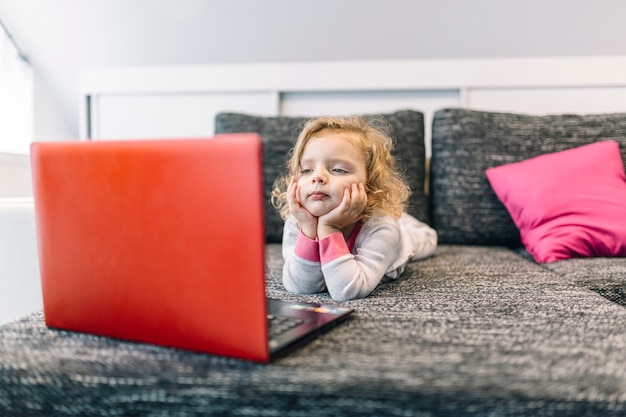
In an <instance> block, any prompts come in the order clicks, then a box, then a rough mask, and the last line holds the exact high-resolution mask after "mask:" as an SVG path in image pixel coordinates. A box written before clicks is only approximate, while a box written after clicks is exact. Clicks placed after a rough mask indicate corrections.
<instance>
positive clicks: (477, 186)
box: [430, 109, 626, 247]
mask: <svg viewBox="0 0 626 417" xmlns="http://www.w3.org/2000/svg"><path fill="white" fill-rule="evenodd" d="M607 139H613V140H615V141H617V142H618V143H619V144H620V151H621V153H622V158H623V159H626V158H625V157H626V113H620V114H600V115H582V116H581V115H556V116H527V115H520V114H506V113H492V112H481V111H475V110H464V109H445V110H440V111H438V112H436V113H435V116H434V119H433V143H432V160H431V183H430V193H431V213H430V219H431V221H432V223H433V227H435V229H437V232H438V233H439V241H440V242H441V243H457V244H478V245H507V246H510V247H515V246H519V245H521V241H520V236H519V232H518V230H517V228H516V227H515V224H514V223H513V221H512V220H511V217H510V216H509V214H508V212H507V211H506V208H505V207H504V206H503V205H502V203H501V202H500V201H499V200H498V198H497V197H496V195H495V193H494V192H493V190H492V189H491V186H490V185H489V182H488V181H487V178H486V176H485V169H487V168H490V167H495V166H499V165H503V164H507V163H512V162H519V161H522V160H525V159H528V158H532V157H535V156H538V155H541V154H545V153H550V152H557V151H562V150H564V149H569V148H574V147H577V146H581V145H586V144H589V143H592V142H597V141H601V140H607Z"/></svg>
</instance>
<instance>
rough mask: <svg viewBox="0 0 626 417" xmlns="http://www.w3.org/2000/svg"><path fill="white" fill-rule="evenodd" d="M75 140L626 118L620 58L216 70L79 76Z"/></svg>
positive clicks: (107, 71) (624, 64)
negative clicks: (249, 116)
mask: <svg viewBox="0 0 626 417" xmlns="http://www.w3.org/2000/svg"><path fill="white" fill-rule="evenodd" d="M81 94H82V102H81V136H82V138H84V139H86V138H91V139H132V138H153V137H198V136H207V135H211V134H212V133H213V118H214V116H215V114H216V113H219V112H222V111H234V112H243V113H253V114H261V115H288V116H292V115H298V116H316V115H320V114H351V113H375V112H389V111H393V110H398V109H406V108H411V109H415V110H419V111H422V112H424V114H425V117H426V119H425V120H426V130H427V132H426V133H427V149H428V148H429V137H430V122H431V118H432V115H433V113H434V112H435V111H436V110H438V109H441V108H444V107H466V108H473V109H480V110H491V111H504V112H518V113H528V114H549V113H552V114H555V113H599V112H626V57H623V56H610V57H606V56H604V57H602V56H599V57H550V58H489V59H461V60H458V59H454V60H411V61H406V60H403V61H393V60H392V61H344V62H313V63H260V64H219V65H202V66H168V67H130V68H94V69H87V70H84V71H83V72H82V74H81Z"/></svg>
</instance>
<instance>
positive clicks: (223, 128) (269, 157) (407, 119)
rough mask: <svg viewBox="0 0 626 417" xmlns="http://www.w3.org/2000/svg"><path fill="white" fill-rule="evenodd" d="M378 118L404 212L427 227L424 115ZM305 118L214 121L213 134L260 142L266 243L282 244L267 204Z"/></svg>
mask: <svg viewBox="0 0 626 417" xmlns="http://www.w3.org/2000/svg"><path fill="white" fill-rule="evenodd" d="M373 116H381V117H382V118H383V119H384V120H385V121H386V122H387V123H388V124H389V127H390V128H391V134H392V138H393V139H394V140H395V147H394V152H393V153H394V155H395V156H396V158H397V160H398V165H399V167H400V169H401V171H403V172H404V174H405V176H406V178H407V181H408V183H409V186H410V187H411V190H412V192H413V194H412V196H411V199H410V206H409V208H408V212H409V213H411V214H412V215H414V216H415V217H417V218H418V219H420V220H421V221H423V222H426V223H428V217H427V215H428V202H427V200H426V196H425V195H424V177H425V175H426V170H425V162H424V161H425V145H424V115H423V114H422V113H420V112H416V111H412V110H403V111H397V112H395V113H390V114H381V115H363V117H364V118H366V119H367V118H371V117H373ZM308 119H309V118H308V117H263V116H253V115H246V114H236V113H220V114H218V115H217V116H216V118H215V133H235V132H255V133H258V134H259V135H261V137H262V139H263V144H264V147H263V164H264V175H263V186H264V188H265V196H266V199H265V220H266V224H265V229H266V235H267V241H268V242H280V241H281V240H282V232H283V220H282V219H281V218H280V216H279V215H278V213H277V211H276V209H274V208H273V207H272V205H271V204H270V196H271V193H272V188H273V184H274V181H275V180H276V178H277V177H278V176H279V175H281V174H282V173H283V172H285V170H286V168H285V163H286V161H287V157H288V153H289V150H290V149H291V148H292V147H293V144H294V142H295V140H296V138H297V137H298V134H299V133H300V131H301V130H302V127H303V126H304V123H305V122H306V121H307V120H308Z"/></svg>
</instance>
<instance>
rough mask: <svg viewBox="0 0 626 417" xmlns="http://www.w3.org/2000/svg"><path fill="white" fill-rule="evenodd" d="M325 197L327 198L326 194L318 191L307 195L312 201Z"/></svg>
mask: <svg viewBox="0 0 626 417" xmlns="http://www.w3.org/2000/svg"><path fill="white" fill-rule="evenodd" d="M327 197H328V195H327V194H324V193H320V192H319V191H316V192H314V193H311V194H309V198H310V199H312V200H323V199H325V198H327Z"/></svg>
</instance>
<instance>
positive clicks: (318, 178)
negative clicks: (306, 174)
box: [312, 169, 326, 184]
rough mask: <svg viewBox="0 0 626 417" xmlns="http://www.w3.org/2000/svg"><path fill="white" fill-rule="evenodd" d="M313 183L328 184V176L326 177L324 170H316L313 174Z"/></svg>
mask: <svg viewBox="0 0 626 417" xmlns="http://www.w3.org/2000/svg"><path fill="white" fill-rule="evenodd" d="M312 182H313V184H316V183H319V184H325V183H326V176H325V175H324V173H323V172H322V170H320V169H317V170H315V172H314V173H313V177H312Z"/></svg>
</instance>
